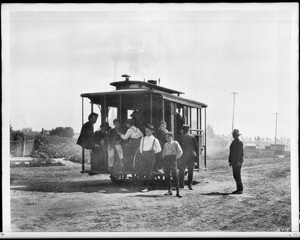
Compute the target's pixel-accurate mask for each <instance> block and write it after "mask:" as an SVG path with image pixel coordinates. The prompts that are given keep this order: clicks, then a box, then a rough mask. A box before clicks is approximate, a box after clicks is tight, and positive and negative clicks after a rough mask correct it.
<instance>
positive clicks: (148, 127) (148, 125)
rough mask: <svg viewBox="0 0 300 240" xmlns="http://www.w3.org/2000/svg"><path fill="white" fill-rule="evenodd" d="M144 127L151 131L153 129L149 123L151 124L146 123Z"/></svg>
mask: <svg viewBox="0 0 300 240" xmlns="http://www.w3.org/2000/svg"><path fill="white" fill-rule="evenodd" d="M145 128H147V129H150V130H152V131H155V129H154V127H153V125H151V124H147V125H146V126H145Z"/></svg>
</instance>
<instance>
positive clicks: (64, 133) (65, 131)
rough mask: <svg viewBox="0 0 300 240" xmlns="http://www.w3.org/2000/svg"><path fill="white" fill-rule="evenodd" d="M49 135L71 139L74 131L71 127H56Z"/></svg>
mask: <svg viewBox="0 0 300 240" xmlns="http://www.w3.org/2000/svg"><path fill="white" fill-rule="evenodd" d="M49 134H50V135H51V136H59V137H68V138H72V137H73V136H74V130H73V128H71V127H57V128H55V129H52V130H51V131H50V133H49Z"/></svg>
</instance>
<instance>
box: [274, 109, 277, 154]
mask: <svg viewBox="0 0 300 240" xmlns="http://www.w3.org/2000/svg"><path fill="white" fill-rule="evenodd" d="M275 115H276V121H275V151H274V153H275V157H276V150H277V145H276V141H277V115H278V113H275Z"/></svg>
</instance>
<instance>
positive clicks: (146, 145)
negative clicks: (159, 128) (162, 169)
mask: <svg viewBox="0 0 300 240" xmlns="http://www.w3.org/2000/svg"><path fill="white" fill-rule="evenodd" d="M153 141H154V144H153ZM152 146H153V150H154V152H155V153H158V152H160V151H161V146H160V144H159V141H158V139H157V138H155V137H154V136H153V135H151V136H146V137H143V138H142V140H141V143H140V152H141V153H142V152H143V151H149V150H152Z"/></svg>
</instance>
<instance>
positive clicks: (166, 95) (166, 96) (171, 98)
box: [80, 89, 207, 108]
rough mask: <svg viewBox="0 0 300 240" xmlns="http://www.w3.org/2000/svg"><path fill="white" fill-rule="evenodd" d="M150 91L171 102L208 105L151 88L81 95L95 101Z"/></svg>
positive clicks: (193, 105) (196, 105) (198, 106)
mask: <svg viewBox="0 0 300 240" xmlns="http://www.w3.org/2000/svg"><path fill="white" fill-rule="evenodd" d="M148 93H154V94H157V95H160V96H161V97H162V98H163V99H166V100H169V101H171V102H176V103H180V104H183V105H187V106H190V107H195V108H202V107H205V108H206V107H207V105H206V104H205V103H202V102H198V101H194V100H190V99H186V98H182V97H179V96H176V95H173V94H170V93H166V92H162V91H159V90H149V89H122V90H115V91H110V92H94V93H82V94H81V95H80V96H81V97H86V98H89V99H90V100H91V101H92V102H95V101H97V100H99V98H102V97H105V96H114V95H116V96H118V95H124V96H126V95H134V94H136V95H141V94H143V95H144V94H148Z"/></svg>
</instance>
